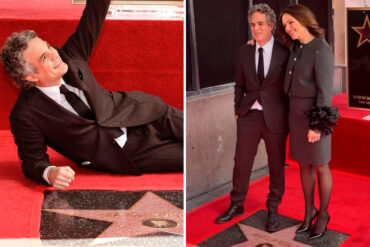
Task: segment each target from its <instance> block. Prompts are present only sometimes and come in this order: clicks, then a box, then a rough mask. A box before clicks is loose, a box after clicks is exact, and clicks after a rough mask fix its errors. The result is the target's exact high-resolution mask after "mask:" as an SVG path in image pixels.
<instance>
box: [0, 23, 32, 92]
mask: <svg viewBox="0 0 370 247" xmlns="http://www.w3.org/2000/svg"><path fill="white" fill-rule="evenodd" d="M36 37H37V34H36V32H35V31H32V30H25V31H22V32H20V33H13V34H12V35H11V36H9V37H8V38H7V39H6V41H5V45H4V46H3V47H2V48H1V60H2V62H3V65H4V70H5V72H7V73H8V74H9V75H10V76H11V77H12V78H13V80H14V84H15V85H16V86H17V87H19V88H22V89H29V88H31V87H33V86H34V85H35V83H34V82H30V81H27V80H26V79H25V77H26V76H27V75H29V74H32V73H36V72H37V71H36V68H34V67H33V66H32V65H31V64H29V63H28V62H27V60H26V59H24V57H23V52H24V50H26V49H27V47H28V43H29V42H30V40H31V39H33V38H36Z"/></svg>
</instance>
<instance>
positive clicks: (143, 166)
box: [1, 0, 183, 189]
mask: <svg viewBox="0 0 370 247" xmlns="http://www.w3.org/2000/svg"><path fill="white" fill-rule="evenodd" d="M109 4H110V0H88V1H87V3H86V7H85V10H84V12H83V15H82V17H81V19H80V22H79V24H78V26H77V28H76V31H75V32H74V33H73V34H72V35H71V36H70V37H69V39H68V40H67V41H66V42H65V43H64V45H63V46H62V47H61V48H58V47H52V46H50V45H49V44H48V43H47V42H46V41H44V40H42V39H40V38H39V37H37V35H36V33H35V32H34V31H30V30H26V31H23V32H21V33H13V34H12V36H10V37H8V39H7V40H6V43H5V45H4V46H3V48H2V51H1V57H2V62H3V64H4V69H5V71H6V72H7V73H8V74H10V76H11V77H12V78H13V80H14V82H15V84H16V85H17V86H18V87H20V88H21V92H20V94H19V96H18V99H17V102H16V103H15V105H14V106H13V109H12V111H11V114H10V117H9V118H10V125H11V131H12V133H13V135H14V140H15V143H16V144H17V146H18V154H19V157H20V159H21V160H22V168H23V172H24V174H25V175H26V176H28V177H29V178H31V179H33V180H35V181H37V182H39V183H42V184H45V185H52V186H54V187H56V188H59V189H63V188H65V187H68V186H69V184H70V183H71V181H72V180H73V179H74V174H75V172H74V171H73V170H72V169H71V168H70V167H68V166H61V167H55V166H53V165H51V164H50V161H49V157H48V155H47V153H46V150H47V146H50V147H52V148H53V149H55V150H56V151H58V152H59V153H61V154H62V155H64V156H66V157H67V158H69V159H71V160H72V161H74V162H76V163H77V164H78V165H80V166H83V167H86V168H89V169H93V170H98V171H106V172H112V173H120V174H131V175H140V174H141V173H142V172H178V171H182V170H183V114H182V111H180V110H178V109H176V108H174V107H171V106H168V105H166V104H164V103H163V102H162V101H161V99H159V98H158V97H156V96H152V95H148V94H144V93H142V92H138V91H134V92H111V91H107V90H105V89H104V88H102V87H101V86H100V85H99V84H98V83H97V81H96V80H95V79H94V76H93V74H92V72H91V71H90V69H89V67H88V59H89V57H90V54H91V53H92V50H93V48H94V46H95V44H96V42H97V39H98V37H99V34H100V31H101V29H102V27H103V23H104V20H105V16H106V13H107V11H108V7H109ZM117 42H118V41H117ZM117 52H119V51H117ZM102 59H103V58H102ZM105 59H106V58H105Z"/></svg>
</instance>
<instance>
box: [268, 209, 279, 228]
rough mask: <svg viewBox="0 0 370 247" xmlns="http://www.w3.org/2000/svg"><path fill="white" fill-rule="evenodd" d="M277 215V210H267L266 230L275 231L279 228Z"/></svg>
mask: <svg viewBox="0 0 370 247" xmlns="http://www.w3.org/2000/svg"><path fill="white" fill-rule="evenodd" d="M279 225H280V223H279V215H278V214H277V212H272V211H270V212H268V216H267V224H266V231H268V232H275V231H276V230H277V229H278V228H279Z"/></svg>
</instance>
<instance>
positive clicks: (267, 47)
mask: <svg viewBox="0 0 370 247" xmlns="http://www.w3.org/2000/svg"><path fill="white" fill-rule="evenodd" d="M273 46H274V36H271V39H270V40H269V41H267V43H266V44H264V45H263V46H260V45H259V44H258V43H257V42H256V52H258V48H260V47H262V48H263V51H264V52H267V53H270V54H271V53H272V47H273Z"/></svg>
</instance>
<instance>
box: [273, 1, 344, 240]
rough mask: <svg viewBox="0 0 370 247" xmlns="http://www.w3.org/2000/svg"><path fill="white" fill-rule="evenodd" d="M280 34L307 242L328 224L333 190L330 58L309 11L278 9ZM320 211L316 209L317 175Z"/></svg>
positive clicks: (292, 150) (333, 114) (301, 229)
mask: <svg viewBox="0 0 370 247" xmlns="http://www.w3.org/2000/svg"><path fill="white" fill-rule="evenodd" d="M279 32H280V34H281V36H282V39H283V44H284V45H286V46H287V47H288V48H289V49H290V58H289V61H288V65H287V71H286V76H285V81H284V90H285V92H286V93H288V94H289V96H290V97H289V99H290V103H289V111H290V112H289V131H290V153H291V156H292V158H293V159H295V160H297V161H298V163H299V166H300V171H301V183H302V188H303V193H304V198H305V216H304V222H303V223H302V225H301V226H300V227H299V228H298V229H297V233H300V232H307V231H309V229H311V228H310V226H311V224H312V223H313V222H314V220H315V219H316V222H315V224H314V226H313V228H312V231H311V233H310V239H314V238H319V237H321V236H323V235H324V233H325V231H326V226H327V224H328V223H329V219H330V216H329V214H328V211H327V209H328V204H329V199H330V194H331V188H332V183H333V181H332V176H331V171H330V168H329V165H328V163H329V161H330V153H331V132H332V128H331V125H333V124H335V123H336V119H337V117H338V114H337V113H336V110H335V109H334V108H332V107H331V98H332V88H333V54H332V51H331V49H330V47H329V45H328V44H327V43H326V41H325V40H324V30H323V29H322V28H320V27H319V25H318V23H317V21H316V19H315V16H314V14H313V13H312V12H311V10H309V9H308V8H307V7H305V6H303V5H300V4H294V5H290V6H288V7H287V8H286V9H285V10H283V11H282V13H281V15H280V20H279ZM315 171H316V174H317V179H318V187H319V197H320V208H319V210H317V209H316V208H315V206H314V190H315V183H316V176H315Z"/></svg>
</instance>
